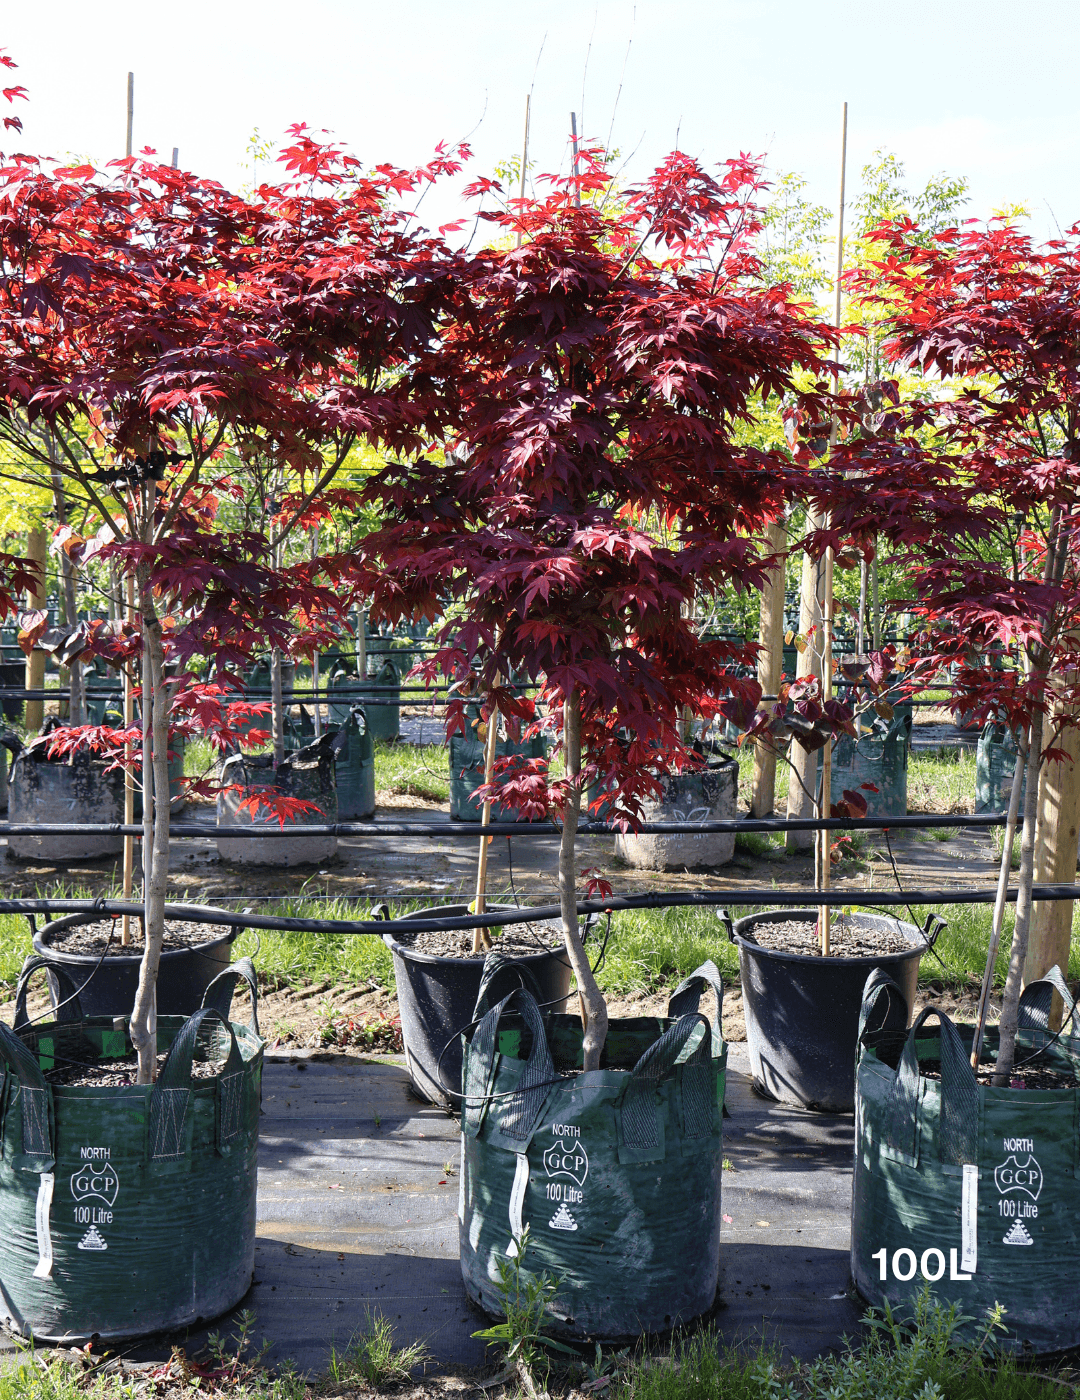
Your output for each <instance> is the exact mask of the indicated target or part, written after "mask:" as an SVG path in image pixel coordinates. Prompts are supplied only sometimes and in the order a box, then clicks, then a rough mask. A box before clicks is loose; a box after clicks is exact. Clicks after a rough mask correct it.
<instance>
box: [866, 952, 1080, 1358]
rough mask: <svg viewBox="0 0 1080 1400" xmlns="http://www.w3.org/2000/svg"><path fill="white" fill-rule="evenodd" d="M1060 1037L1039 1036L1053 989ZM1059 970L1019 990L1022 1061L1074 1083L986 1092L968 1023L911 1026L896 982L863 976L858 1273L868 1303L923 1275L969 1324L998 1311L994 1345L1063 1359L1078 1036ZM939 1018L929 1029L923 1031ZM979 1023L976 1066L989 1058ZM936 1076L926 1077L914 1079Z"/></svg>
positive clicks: (1075, 1247)
mask: <svg viewBox="0 0 1080 1400" xmlns="http://www.w3.org/2000/svg"><path fill="white" fill-rule="evenodd" d="M1055 989H1056V990H1057V991H1059V992H1060V993H1062V994H1063V997H1064V1000H1065V1008H1066V1011H1065V1030H1064V1031H1063V1032H1062V1033H1059V1034H1057V1035H1055V1034H1052V1033H1051V1032H1050V1031H1049V1030H1048V1023H1049V1008H1050V1000H1051V996H1052V993H1053V991H1054V990H1055ZM1073 1012H1074V1007H1073V1003H1072V999H1071V997H1070V996H1069V994H1068V991H1067V990H1066V988H1065V984H1064V982H1063V980H1062V978H1061V974H1060V972H1059V971H1058V969H1057V968H1055V969H1054V970H1053V971H1052V972H1051V973H1050V974H1049V976H1048V977H1047V978H1046V979H1044V980H1043V981H1039V982H1033V983H1031V985H1030V986H1028V987H1027V988H1025V990H1024V993H1023V995H1022V997H1021V1001H1020V1032H1019V1035H1018V1037H1017V1055H1016V1068H1015V1071H1014V1073H1015V1074H1016V1076H1017V1077H1018V1079H1021V1080H1022V1078H1023V1074H1024V1064H1025V1062H1028V1061H1029V1060H1030V1059H1032V1058H1033V1057H1034V1056H1035V1055H1039V1059H1040V1063H1041V1064H1043V1065H1049V1066H1050V1067H1052V1068H1054V1069H1057V1070H1061V1071H1063V1072H1064V1073H1065V1074H1068V1075H1071V1076H1072V1077H1073V1080H1074V1083H1073V1085H1072V1086H1071V1087H1069V1088H1061V1089H1037V1088H1036V1089H1029V1088H1008V1089H1005V1088H1002V1089H995V1088H989V1087H986V1086H985V1085H980V1084H979V1083H978V1081H977V1080H976V1078H975V1075H974V1074H973V1072H972V1069H971V1064H970V1055H971V1047H972V1042H973V1036H974V1029H973V1027H971V1026H959V1027H958V1026H954V1025H953V1024H952V1022H951V1021H950V1020H949V1018H948V1017H947V1016H946V1015H944V1013H942V1012H938V1011H935V1010H934V1009H933V1008H927V1009H926V1010H925V1011H923V1012H922V1014H921V1015H920V1016H919V1018H918V1019H917V1020H916V1022H915V1024H914V1026H912V1028H911V1030H910V1031H909V1032H903V1031H901V1030H898V1029H897V1026H898V1025H899V1026H902V1025H903V1023H904V1021H905V1020H906V1017H907V1008H906V1006H905V1005H904V1003H903V998H902V997H901V996H900V993H899V991H898V990H897V988H896V985H895V983H893V982H891V981H890V980H889V979H888V978H887V977H885V976H884V974H882V973H880V972H877V973H873V974H871V976H870V977H869V978H868V980H867V984H866V991H865V995H864V1000H863V1014H862V1023H861V1025H860V1052H859V1065H858V1070H857V1072H856V1105H855V1115H856V1116H855V1134H856V1137H855V1182H854V1194H853V1203H852V1228H851V1268H852V1274H853V1275H854V1279H855V1285H856V1287H857V1288H858V1290H859V1293H860V1294H861V1295H862V1296H863V1297H864V1298H866V1299H867V1300H868V1301H869V1302H870V1303H872V1304H873V1305H874V1306H876V1307H881V1306H882V1304H883V1303H884V1302H885V1301H886V1300H888V1302H889V1303H890V1304H892V1305H893V1306H894V1307H896V1306H898V1305H904V1304H906V1303H907V1302H908V1300H909V1299H910V1298H911V1295H912V1294H913V1293H914V1292H915V1291H917V1290H918V1289H919V1288H921V1287H923V1286H925V1284H926V1283H927V1282H929V1284H930V1287H931V1290H932V1293H933V1294H934V1296H936V1297H937V1298H939V1299H940V1300H941V1301H942V1302H944V1303H956V1304H958V1306H959V1309H960V1312H961V1313H962V1314H963V1315H964V1316H965V1317H968V1318H972V1319H974V1321H972V1322H969V1323H967V1324H966V1328H965V1330H966V1332H967V1334H968V1335H971V1334H972V1333H973V1332H974V1331H975V1330H976V1329H977V1327H978V1325H979V1323H980V1322H982V1321H983V1319H984V1318H985V1315H986V1312H987V1310H988V1309H990V1308H991V1307H993V1305H994V1304H995V1303H1000V1304H1001V1305H1002V1306H1003V1307H1004V1308H1005V1317H1004V1322H1005V1325H1006V1327H1007V1328H1008V1332H1007V1334H1006V1333H996V1334H995V1336H996V1337H997V1338H998V1340H999V1343H1000V1344H1001V1345H1004V1346H1008V1347H1010V1348H1011V1349H1015V1350H1020V1349H1023V1350H1030V1351H1035V1352H1047V1351H1057V1350H1059V1349H1062V1348H1066V1347H1073V1346H1076V1345H1078V1344H1080V1288H1078V1286H1077V1282H1076V1268H1077V1258H1078V1257H1080V1082H1076V1081H1078V1080H1080V1074H1078V1071H1080V1035H1078V1034H1077V1030H1076V1025H1077V1022H1076V1018H1075V1017H1074V1016H1073ZM930 1017H937V1018H938V1021H939V1026H938V1028H937V1029H934V1028H933V1027H931V1026H929V1025H928V1024H927V1021H928V1019H929V1018H930ZM996 1040H997V1033H996V1029H995V1028H993V1027H988V1029H987V1032H986V1038H985V1041H984V1052H983V1056H984V1061H985V1059H986V1058H987V1057H989V1056H991V1055H992V1054H993V1053H995V1051H996ZM926 1070H930V1071H931V1072H932V1073H937V1072H940V1077H939V1078H937V1077H933V1078H931V1077H927V1074H926V1073H924V1072H923V1071H926Z"/></svg>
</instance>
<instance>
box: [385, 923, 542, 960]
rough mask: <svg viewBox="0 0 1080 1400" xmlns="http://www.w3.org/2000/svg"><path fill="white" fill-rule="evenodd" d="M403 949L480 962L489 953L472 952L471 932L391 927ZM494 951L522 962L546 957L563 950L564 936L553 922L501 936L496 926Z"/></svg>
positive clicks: (510, 927)
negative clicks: (544, 954)
mask: <svg viewBox="0 0 1080 1400" xmlns="http://www.w3.org/2000/svg"><path fill="white" fill-rule="evenodd" d="M387 931H388V932H389V933H390V934H391V935H392V936H393V937H394V938H395V939H396V940H397V941H398V942H399V943H400V944H401V945H402V946H403V947H405V948H409V949H411V950H413V951H415V952H417V953H430V954H431V955H432V956H433V957H437V958H478V959H480V960H481V961H482V960H483V959H484V958H486V957H487V950H486V949H485V950H482V951H481V952H479V953H474V952H473V946H472V944H473V931H472V929H468V928H467V929H454V930H442V929H440V930H439V931H437V932H434V933H406V932H401V933H399V932H398V931H397V929H396V928H395V927H394V926H393V925H392V924H391V925H390V926H389V927H388V930H387ZM490 932H491V937H492V941H493V943H494V946H495V949H496V951H497V952H499V953H503V954H504V955H505V956H506V957H508V958H523V957H528V956H529V955H530V954H537V953H546V952H549V951H550V950H551V949H552V948H561V947H562V946H563V943H562V934H561V932H560V930H559V925H558V924H557V923H555V922H554V921H546V922H544V923H538V924H534V923H528V924H507V925H506V926H505V927H504V928H503V930H502V932H501V933H500V932H499V929H498V927H497V926H495V927H493V928H492V929H491V930H490Z"/></svg>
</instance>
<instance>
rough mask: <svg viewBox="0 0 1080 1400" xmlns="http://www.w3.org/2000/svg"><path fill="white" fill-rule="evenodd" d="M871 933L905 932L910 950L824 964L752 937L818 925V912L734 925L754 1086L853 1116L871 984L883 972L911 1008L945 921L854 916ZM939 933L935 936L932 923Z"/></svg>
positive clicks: (783, 913) (773, 914) (783, 912)
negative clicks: (800, 924)
mask: <svg viewBox="0 0 1080 1400" xmlns="http://www.w3.org/2000/svg"><path fill="white" fill-rule="evenodd" d="M850 917H851V918H852V919H854V920H855V921H856V922H857V923H860V924H862V925H863V926H864V927H871V928H894V929H899V930H900V932H901V933H903V935H904V937H905V939H906V940H907V942H908V943H909V944H910V949H909V951H906V952H903V953H887V954H884V955H883V956H881V957H877V958H835V957H829V958H821V957H807V956H804V955H802V954H799V953H782V952H777V951H774V950H773V949H771V948H764V947H762V945H761V944H760V943H758V942H757V940H756V939H755V938H754V936H753V930H754V929H755V928H759V927H760V926H761V925H762V924H776V923H786V922H787V921H788V920H789V919H792V920H802V919H808V920H810V921H811V922H814V921H815V920H816V919H817V910H816V909H771V910H769V911H768V912H767V913H763V914H751V915H749V916H748V917H747V918H745V919H738V920H737V921H736V922H735V923H734V925H732V924H731V922H730V920H728V921H727V922H728V932H729V935H730V937H731V940H732V942H733V943H735V944H736V945H737V947H738V949H739V973H740V976H741V978H742V995H743V1014H744V1016H745V1018H746V1040H747V1047H748V1049H749V1051H750V1068H751V1071H752V1073H753V1076H754V1087H755V1089H757V1091H758V1092H759V1093H762V1094H765V1095H766V1096H768V1097H769V1098H774V1099H780V1100H781V1101H782V1102H784V1103H792V1104H798V1105H799V1106H800V1107H802V1108H813V1109H817V1110H819V1111H820V1112H823V1113H851V1112H853V1111H854V1108H855V1057H856V1051H857V1049H858V1042H859V1011H860V1009H861V1007H862V998H863V988H864V987H865V986H866V979H867V978H868V977H869V976H870V973H871V972H873V970H874V969H875V968H881V969H882V971H883V972H885V973H886V974H887V975H888V976H889V977H891V978H892V980H893V981H894V982H895V983H896V984H897V986H898V987H899V988H900V990H901V992H902V993H903V996H904V1000H905V1001H906V1003H907V1005H908V1006H912V1005H914V1002H915V989H916V985H917V983H918V979H919V959H920V958H921V957H922V955H923V953H924V952H925V951H926V949H927V948H928V947H932V946H933V942H934V939H935V938H936V937H937V934H938V933H939V932H940V931H941V929H942V928H944V926H945V925H944V921H943V920H941V919H939V918H938V916H937V915H936V914H931V915H930V916H929V918H928V920H927V932H925V933H924V932H921V931H920V930H919V929H917V928H916V927H915V925H914V924H908V923H902V922H901V921H900V920H898V919H890V918H886V917H885V916H884V915H882V914H864V913H858V914H852V915H850ZM935 921H936V927H935V928H934V929H933V930H932V931H931V924H932V923H934V922H935Z"/></svg>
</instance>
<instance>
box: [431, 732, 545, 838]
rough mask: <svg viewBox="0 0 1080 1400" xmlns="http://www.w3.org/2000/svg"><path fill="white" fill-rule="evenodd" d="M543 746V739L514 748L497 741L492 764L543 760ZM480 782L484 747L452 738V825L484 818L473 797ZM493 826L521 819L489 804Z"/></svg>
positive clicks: (457, 736) (507, 809)
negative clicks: (518, 757)
mask: <svg viewBox="0 0 1080 1400" xmlns="http://www.w3.org/2000/svg"><path fill="white" fill-rule="evenodd" d="M546 753H547V744H546V742H545V740H544V738H543V736H539V737H537V738H535V739H529V740H527V741H526V742H525V743H522V744H515V743H512V742H511V741H510V740H508V739H500V740H499V742H498V743H497V744H496V746H495V759H496V762H497V761H498V760H499V759H500V758H509V757H511V755H513V754H520V755H521V756H522V757H523V758H543V757H544V756H545V754H546ZM483 781H484V745H483V744H482V743H481V742H480V741H479V739H465V738H463V737H462V736H461V735H460V734H454V735H452V736H451V739H450V816H451V818H452V819H453V820H454V821H459V822H478V821H481V820H482V819H483V816H484V804H483V803H482V802H479V801H477V799H476V797H475V796H474V794H475V792H476V789H477V788H478V787H480V786H481V784H482V783H483ZM491 820H492V821H493V822H516V821H521V820H522V818H521V817H520V816H519V815H518V812H517V809H516V808H514V807H508V806H506V805H505V804H504V803H502V802H493V803H492V804H491Z"/></svg>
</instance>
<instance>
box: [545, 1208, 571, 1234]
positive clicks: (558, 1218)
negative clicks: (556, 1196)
mask: <svg viewBox="0 0 1080 1400" xmlns="http://www.w3.org/2000/svg"><path fill="white" fill-rule="evenodd" d="M548 1225H549V1226H550V1227H551V1229H552V1230H576V1229H577V1221H576V1220H575V1219H574V1217H573V1216H572V1215H571V1214H570V1212H569V1211H568V1210H567V1209H566V1202H565V1201H563V1203H562V1205H561V1206H560V1207H559V1209H558V1210H557V1211H556V1212H555V1214H554V1215H553V1216H552V1217H551V1219H550V1220H549V1221H548Z"/></svg>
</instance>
